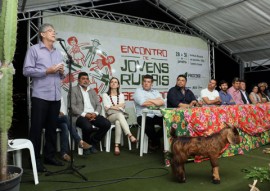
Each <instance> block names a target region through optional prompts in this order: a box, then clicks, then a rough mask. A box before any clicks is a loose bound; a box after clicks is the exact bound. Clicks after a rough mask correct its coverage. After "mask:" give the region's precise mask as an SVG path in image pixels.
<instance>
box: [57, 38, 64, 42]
mask: <svg viewBox="0 0 270 191" xmlns="http://www.w3.org/2000/svg"><path fill="white" fill-rule="evenodd" d="M56 41H60V42H61V41H65V40H64V39H62V38H56Z"/></svg>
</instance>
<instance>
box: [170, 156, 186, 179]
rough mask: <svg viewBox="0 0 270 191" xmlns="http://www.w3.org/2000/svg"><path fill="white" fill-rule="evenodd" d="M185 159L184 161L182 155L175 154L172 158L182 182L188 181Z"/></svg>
mask: <svg viewBox="0 0 270 191" xmlns="http://www.w3.org/2000/svg"><path fill="white" fill-rule="evenodd" d="M184 164H185V161H183V159H182V157H179V156H174V157H173V159H172V170H173V172H174V174H175V176H176V178H177V180H178V181H179V182H180V183H184V182H186V177H185V168H184Z"/></svg>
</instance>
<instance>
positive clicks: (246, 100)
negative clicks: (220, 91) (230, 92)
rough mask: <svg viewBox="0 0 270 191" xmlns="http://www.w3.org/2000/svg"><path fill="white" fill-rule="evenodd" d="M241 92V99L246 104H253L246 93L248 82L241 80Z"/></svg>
mask: <svg viewBox="0 0 270 191" xmlns="http://www.w3.org/2000/svg"><path fill="white" fill-rule="evenodd" d="M240 92H241V97H242V100H243V102H244V104H251V103H252V102H251V100H250V99H249V95H248V93H247V92H246V82H245V80H240Z"/></svg>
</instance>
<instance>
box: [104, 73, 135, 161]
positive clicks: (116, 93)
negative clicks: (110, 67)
mask: <svg viewBox="0 0 270 191" xmlns="http://www.w3.org/2000/svg"><path fill="white" fill-rule="evenodd" d="M119 89H120V83H119V80H118V79H117V78H115V77H112V79H111V80H110V82H109V90H108V92H107V93H104V94H103V95H102V101H103V105H104V108H105V112H106V116H107V119H108V120H109V121H110V122H112V123H114V124H115V148H114V155H116V156H118V155H120V149H119V146H120V140H121V134H122V130H123V131H124V133H125V135H126V136H128V138H129V140H130V141H131V142H132V143H136V142H137V140H136V138H135V137H134V136H133V135H132V134H131V132H130V129H129V125H128V123H127V120H126V118H125V116H124V113H123V111H124V108H125V98H124V95H123V94H122V93H120V90H119Z"/></svg>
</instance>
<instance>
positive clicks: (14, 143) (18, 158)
mask: <svg viewBox="0 0 270 191" xmlns="http://www.w3.org/2000/svg"><path fill="white" fill-rule="evenodd" d="M22 149H29V151H30V157H31V163H32V169H33V175H34V181H35V185H37V184H38V183H39V181H38V173H37V166H36V158H35V151H34V147H33V144H32V142H31V141H30V140H28V139H14V140H9V141H8V152H13V163H14V165H16V166H18V167H22V151H21V150H22Z"/></svg>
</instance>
